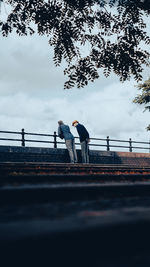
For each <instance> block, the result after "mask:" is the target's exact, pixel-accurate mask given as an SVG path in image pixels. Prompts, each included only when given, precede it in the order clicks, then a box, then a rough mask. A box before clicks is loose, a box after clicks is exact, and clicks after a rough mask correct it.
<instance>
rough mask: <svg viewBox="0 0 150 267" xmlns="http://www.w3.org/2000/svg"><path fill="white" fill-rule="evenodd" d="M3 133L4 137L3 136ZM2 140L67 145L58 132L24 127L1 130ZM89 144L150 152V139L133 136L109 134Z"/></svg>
mask: <svg viewBox="0 0 150 267" xmlns="http://www.w3.org/2000/svg"><path fill="white" fill-rule="evenodd" d="M2 135H3V136H4V137H1V136H2ZM14 135H15V136H16V135H17V136H19V137H17V138H16V137H14ZM8 136H9V138H8ZM43 138H44V139H43ZM45 138H46V140H45ZM42 139H43V140H42ZM76 140H77V141H76ZM2 141H3V142H9V141H12V142H13V145H14V143H15V142H19V143H20V145H21V146H23V147H24V146H26V145H28V144H29V143H38V144H40V143H41V144H46V145H48V146H49V145H50V144H52V147H54V148H59V147H61V146H62V145H65V142H64V140H61V139H60V138H59V137H58V135H57V133H56V132H54V133H53V134H41V133H30V132H25V130H24V129H22V130H21V131H20V132H14V131H0V145H1V144H2ZM75 144H76V145H80V142H79V137H75ZM89 146H90V147H93V148H94V147H95V148H98V149H100V148H105V150H107V151H110V150H113V151H115V150H116V149H117V150H118V149H119V150H120V149H121V150H122V149H126V150H127V151H129V152H134V151H135V150H136V151H137V150H138V151H140V150H144V152H149V153H150V141H149V142H142V141H134V140H132V139H131V138H129V140H119V139H111V138H109V136H107V137H106V138H90V143H89Z"/></svg>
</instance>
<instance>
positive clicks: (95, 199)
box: [0, 182, 150, 267]
mask: <svg viewBox="0 0 150 267" xmlns="http://www.w3.org/2000/svg"><path fill="white" fill-rule="evenodd" d="M46 188H47V189H46ZM48 188H49V190H48ZM67 188H69V190H68V189H67ZM71 188H72V191H70V190H71ZM75 188H76V189H75ZM110 188H111V190H110ZM125 188H126V189H125ZM53 189H54V191H53ZM62 189H63V191H61V190H62ZM78 189H79V190H78ZM82 190H83V191H82ZM13 192H15V194H14V195H13ZM17 192H18V193H17ZM61 192H65V195H64V194H62V193H61ZM70 192H71V193H70ZM82 192H83V196H84V197H82ZM127 192H128V193H127ZM149 192H150V189H149V183H148V182H147V183H146V184H144V183H142V184H141V185H140V183H136V182H134V183H129V182H128V183H122V185H121V184H120V185H119V184H115V183H112V184H111V183H110V184H105V185H102V184H98V183H97V184H93V185H92V184H85V183H84V184H82V183H81V184H78V186H77V184H73V183H71V184H68V185H67V184H66V185H64V184H57V185H54V184H53V185H50V184H49V185H48V184H47V185H43V189H42V186H41V185H39V186H38V185H30V186H29V185H23V186H21V187H20V186H19V187H18V186H17V185H13V186H9V185H7V186H4V187H1V192H0V193H1V194H0V201H1V207H0V260H1V265H0V266H52V267H53V266H89V267H99V266H102V267H148V266H150V253H149V251H150V196H149V195H150V194H149ZM31 193H32V194H31ZM17 194H18V195H17ZM4 195H5V197H4ZM31 195H32V198H31ZM48 195H49V198H48ZM14 196H16V198H15V197H14ZM64 196H66V197H64ZM19 198H20V201H19ZM4 200H5V201H4Z"/></svg>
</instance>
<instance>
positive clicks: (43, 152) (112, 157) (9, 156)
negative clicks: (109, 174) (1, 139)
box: [0, 146, 150, 166]
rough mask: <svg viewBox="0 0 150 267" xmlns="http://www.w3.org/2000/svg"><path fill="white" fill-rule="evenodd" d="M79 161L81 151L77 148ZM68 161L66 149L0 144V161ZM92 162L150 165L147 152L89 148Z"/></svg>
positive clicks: (149, 156)
mask: <svg viewBox="0 0 150 267" xmlns="http://www.w3.org/2000/svg"><path fill="white" fill-rule="evenodd" d="M77 154H78V160H79V162H81V151H80V150H77ZM8 161H9V162H60V163H63V162H69V155H68V151H67V150H66V149H61V148H37V147H19V146H0V162H8ZM90 163H92V164H129V165H137V166H139V165H140V166H150V154H149V153H134V152H113V151H96V150H90Z"/></svg>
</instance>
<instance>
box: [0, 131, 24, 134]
mask: <svg viewBox="0 0 150 267" xmlns="http://www.w3.org/2000/svg"><path fill="white" fill-rule="evenodd" d="M0 133H11V134H21V132H11V131H0Z"/></svg>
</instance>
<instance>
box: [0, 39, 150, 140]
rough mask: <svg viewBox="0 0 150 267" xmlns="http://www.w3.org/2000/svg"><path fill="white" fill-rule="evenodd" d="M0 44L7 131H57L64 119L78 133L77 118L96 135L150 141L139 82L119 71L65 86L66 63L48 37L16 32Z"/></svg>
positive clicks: (0, 93) (0, 115) (1, 114)
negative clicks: (138, 100)
mask: <svg viewBox="0 0 150 267" xmlns="http://www.w3.org/2000/svg"><path fill="white" fill-rule="evenodd" d="M0 46H1V50H0V57H1V64H0V124H1V130H12V131H20V130H21V129H22V128H25V131H27V132H39V133H53V132H54V131H56V130H57V121H58V120H60V119H61V120H64V122H65V123H67V124H69V126H70V128H71V131H72V133H73V134H74V135H76V136H77V132H76V129H75V128H73V127H72V126H71V122H72V121H73V120H74V119H77V120H79V121H80V122H81V123H83V124H84V125H85V126H86V128H87V129H88V130H89V132H90V135H91V137H100V138H106V136H108V135H109V136H110V138H114V139H115V138H117V139H127V140H128V139H129V138H130V137H131V138H132V139H134V140H138V141H139V140H141V141H142V140H143V141H148V140H149V132H147V131H146V130H145V128H146V126H147V125H148V124H149V113H148V112H145V113H143V107H140V106H138V105H136V104H133V103H132V101H133V99H134V97H135V96H136V95H137V88H136V87H135V84H136V83H135V81H133V80H131V81H130V82H125V83H123V84H122V83H121V82H119V79H118V77H117V76H115V75H113V74H112V75H111V76H110V77H109V78H105V77H104V76H103V75H102V74H100V78H99V80H97V81H96V82H95V83H89V85H88V86H87V87H86V88H83V89H76V88H74V89H71V90H63V84H64V81H65V78H64V76H63V68H62V67H60V68H56V67H55V66H54V64H53V62H52V53H51V49H50V47H49V45H48V38H45V37H41V36H40V37H39V36H32V37H28V38H25V37H20V38H19V37H16V35H11V36H9V37H8V38H1V39H0ZM144 75H145V76H144V77H145V79H147V78H148V77H147V76H148V71H147V72H145V74H144Z"/></svg>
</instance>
